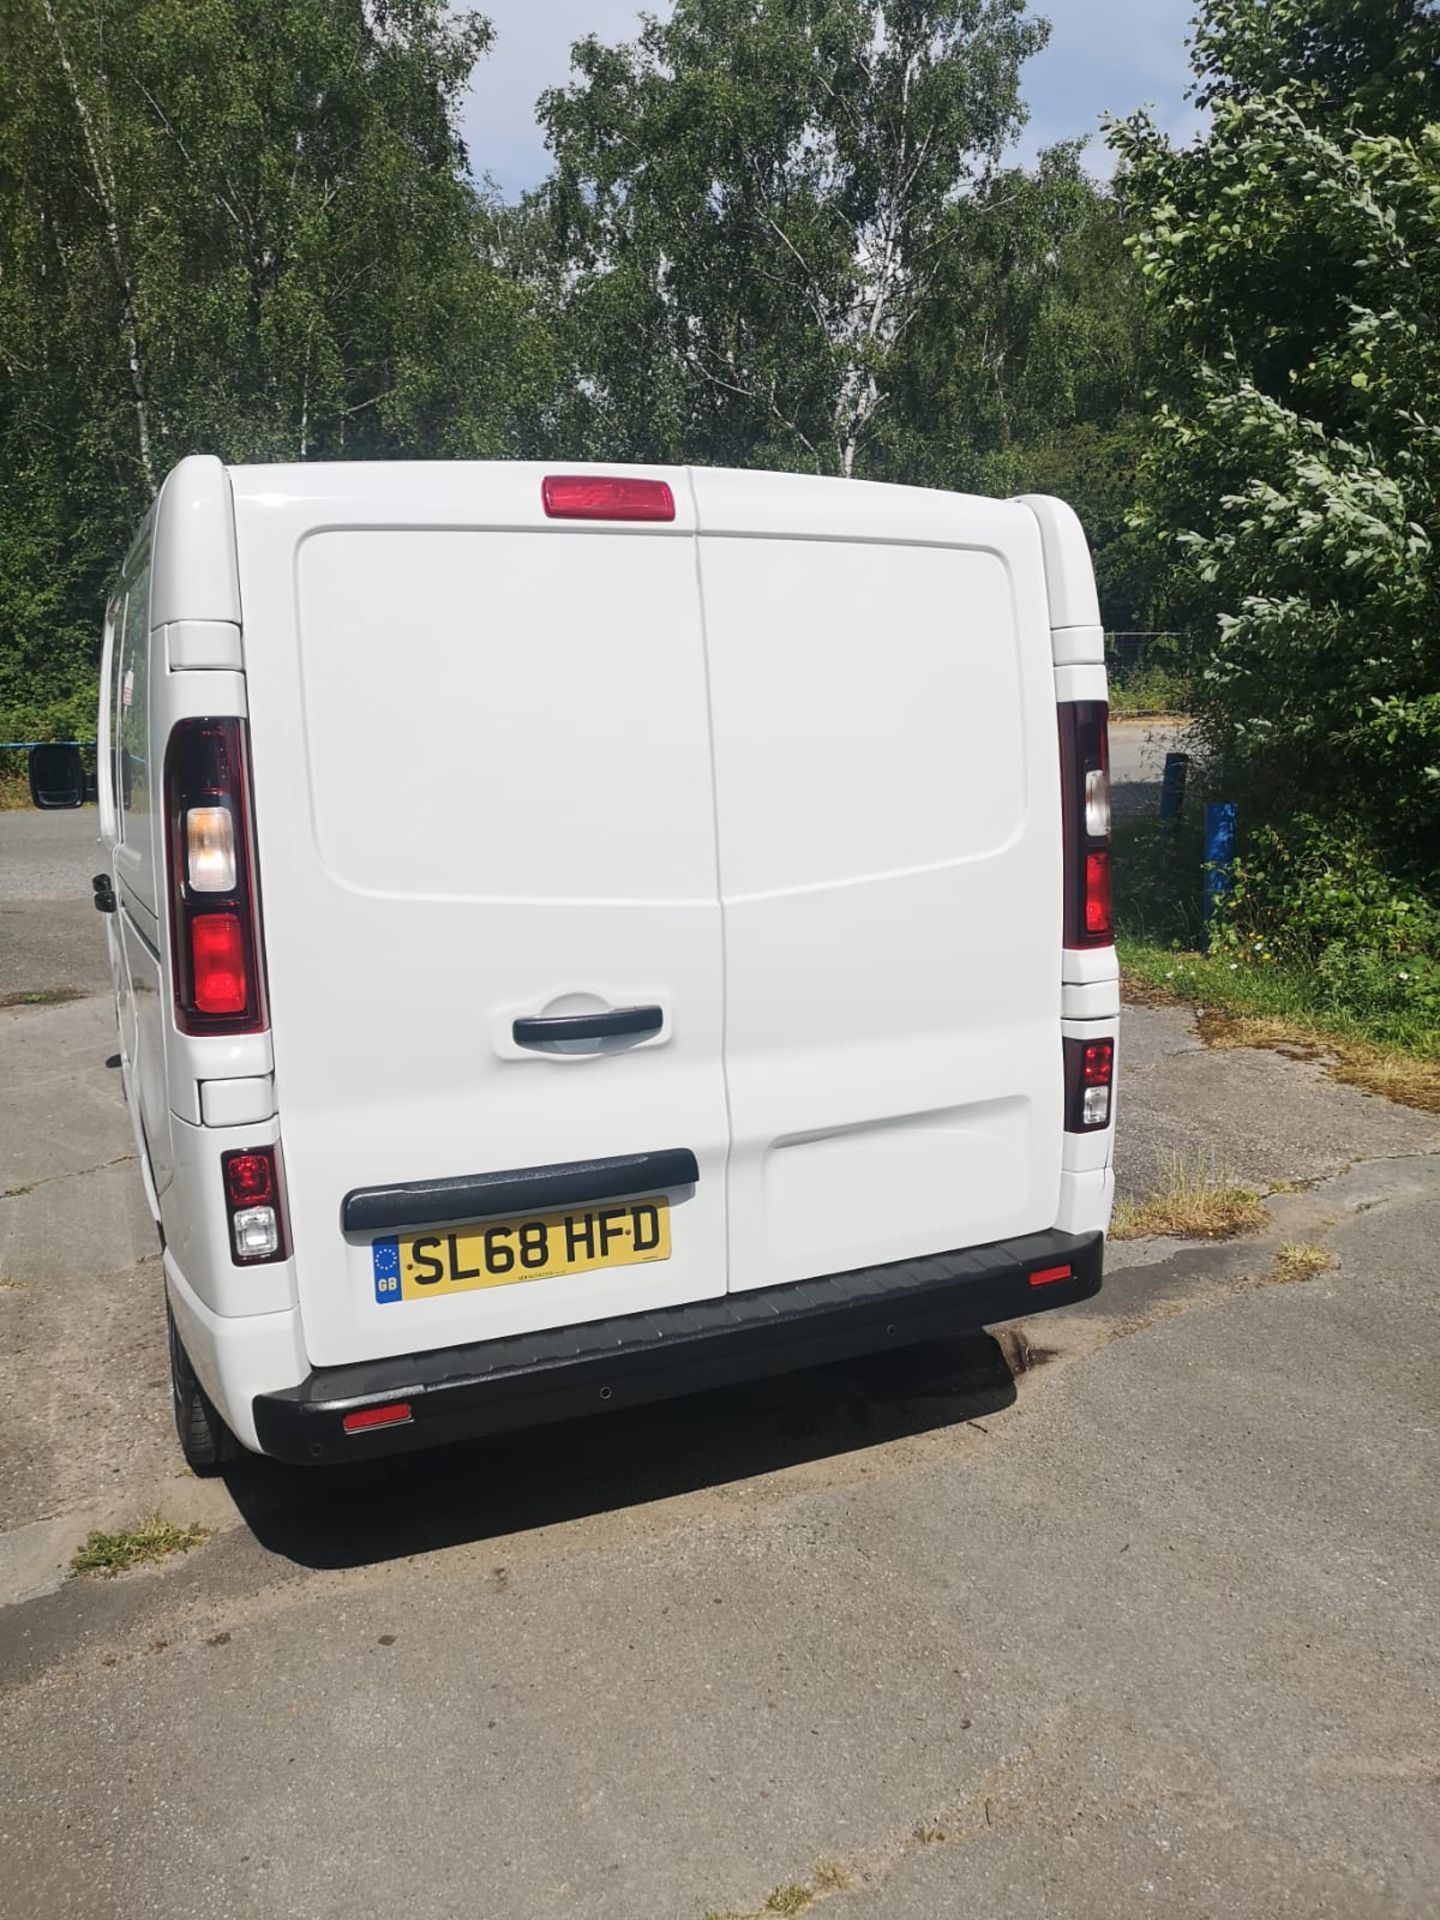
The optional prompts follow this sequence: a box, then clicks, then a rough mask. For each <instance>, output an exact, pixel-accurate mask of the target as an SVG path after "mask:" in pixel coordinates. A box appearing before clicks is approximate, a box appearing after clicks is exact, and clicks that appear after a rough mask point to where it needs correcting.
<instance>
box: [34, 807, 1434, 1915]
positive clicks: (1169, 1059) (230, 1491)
mask: <svg viewBox="0 0 1440 1920" xmlns="http://www.w3.org/2000/svg"><path fill="white" fill-rule="evenodd" d="M13 818H15V816H0V874H3V875H4V876H5V878H6V883H7V888H8V879H9V875H10V874H11V873H13V872H18V871H20V870H21V868H22V866H23V862H17V863H16V864H14V865H11V864H10V861H9V854H10V848H11V845H12V841H11V838H10V821H11V820H12V819H13ZM44 857H45V858H51V857H54V858H59V857H60V856H59V853H58V845H57V846H52V848H51V852H50V854H48V855H46V856H44ZM56 871H57V873H58V872H61V871H62V869H59V868H57V870H56ZM83 877H85V876H83V875H82V878H83ZM47 884H56V883H55V882H53V881H52V882H49V883H47ZM12 902H13V896H9V897H8V898H7V910H8V909H9V906H10V905H11V904H12ZM32 904H34V905H36V906H44V905H46V904H48V903H46V902H44V901H39V902H34V903H32ZM13 905H15V906H17V907H20V908H23V907H24V906H25V903H24V902H23V901H21V902H13ZM85 912H86V914H87V915H90V920H89V923H88V924H86V923H84V922H82V925H83V927H84V937H85V939H86V940H87V941H88V942H90V943H91V944H92V945H93V946H95V947H96V948H98V951H99V952H100V953H101V954H102V955H103V940H102V939H100V937H99V928H98V925H97V924H96V923H95V921H94V916H93V914H91V910H90V909H89V908H88V906H87V907H86V908H85ZM11 924H12V926H13V925H14V924H18V925H19V926H20V927H21V929H22V937H21V940H20V945H19V948H18V950H7V955H6V964H7V966H13V967H14V968H15V970H16V974H17V977H23V978H24V979H25V980H26V981H27V983H30V984H32V985H34V984H43V982H44V980H45V977H46V976H45V974H44V967H45V966H46V965H47V964H48V959H49V955H50V953H51V952H52V948H51V947H50V946H49V945H48V944H47V943H46V939H45V936H44V934H43V923H42V921H41V919H40V918H38V917H37V918H34V919H30V920H27V919H26V917H25V915H24V914H23V913H22V915H21V918H20V920H19V921H18V923H11ZM27 926H28V927H29V928H30V930H31V932H33V933H35V935H36V939H35V940H34V941H32V940H31V938H30V934H29V933H26V932H24V929H25V928H26V927H27ZM85 964H88V963H85V962H82V961H81V960H80V959H79V958H77V959H76V961H75V965H76V968H77V970H81V969H82V968H83V966H84V965H85ZM112 1048H113V1029H112V1026H111V1016H110V1011H109V1007H108V1004H107V1001H106V998H105V996H104V995H103V994H96V995H94V996H92V997H84V998H80V999H77V1000H75V1001H74V1002H72V1003H70V1004H62V1005H51V1006H45V1005H33V1004H24V1005H19V1006H16V1007H13V1008H11V1009H9V1010H8V1011H0V1194H3V1195H4V1196H5V1197H4V1198H3V1199H0V1349H3V1351H4V1353H5V1356H6V1373H7V1383H6V1392H5V1394H4V1395H3V1396H0V1753H3V1755H4V1763H5V1770H6V1792H5V1794H4V1796H3V1798H0V1914H3V1915H5V1916H7V1920H8V1916H10V1915H14V1916H15V1917H16V1920H21V1916H24V1920H50V1916H57V1917H58V1916H75V1917H76V1920H81V1917H84V1920H91V1917H94V1920H100V1917H101V1916H103V1917H104V1920H111V1916H122V1915H123V1916H125V1920H145V1917H147V1916H154V1917H155V1920H201V1917H203V1916H210V1915H215V1916H222V1915H223V1916H225V1917H226V1920H237V1917H238V1920H250V1917H251V1916H254V1920H290V1916H295V1920H301V1917H302V1916H303V1920H331V1917H332V1916H333V1917H334V1920H371V1916H376V1917H377V1920H378V1916H382V1915H383V1916H386V1920H389V1916H392V1915H394V1914H396V1913H399V1912H405V1913H417V1914H424V1915H425V1916H427V1920H450V1916H455V1920H461V1916H463V1917H464V1920H518V1917H519V1916H524V1917H525V1920H532V1917H536V1920H538V1917H542V1916H550V1915H554V1916H580V1917H583V1920H592V1917H593V1920H637V1917H643V1920H671V1917H672V1916H673V1917H674V1920H702V1917H703V1916H705V1915H706V1914H707V1913H712V1914H717V1915H756V1914H766V1915H768V1914H772V1913H776V1912H787V1911H794V1910H797V1909H796V1902H797V1900H800V1899H801V1898H802V1897H803V1896H802V1893H801V1892H794V1891H791V1889H801V1890H809V1891H811V1892H817V1891H818V1892H821V1893H823V1897H824V1900H825V1901H826V1902H827V1903H828V1904H827V1905H826V1913H827V1915H829V1914H830V1913H833V1914H834V1916H835V1920H851V1916H854V1920H955V1916H959V1915H966V1916H969V1915H975V1916H995V1917H996V1920H999V1916H1002V1915H1003V1916H1006V1920H1012V1917H1014V1916H1055V1917H1056V1920H1112V1916H1124V1917H1125V1920H1129V1917H1130V1916H1132V1915H1143V1914H1150V1913H1153V1914H1155V1915H1156V1916H1159V1917H1163V1920H1190V1917H1191V1916H1193V1917H1194V1920H1201V1917H1202V1916H1203V1920H1232V1917H1233V1916H1243V1917H1244V1920H1252V1917H1253V1920H1277V1917H1278V1920H1291V1917H1292V1916H1293V1920H1301V1917H1302V1916H1303V1917H1304V1920H1311V1916H1321V1915H1325V1916H1336V1920H1371V1917H1372V1916H1373V1917H1377V1920H1378V1917H1379V1916H1386V1917H1387V1920H1388V1917H1389V1916H1396V1917H1399V1916H1406V1917H1408V1916H1415V1920H1421V1916H1423V1917H1424V1920H1430V1917H1431V1916H1433V1914H1434V1913H1435V1912H1436V1910H1437V1907H1440V1736H1437V1732H1436V1729H1437V1726H1440V1717H1437V1700H1436V1694H1437V1689H1440V1657H1437V1632H1436V1624H1435V1623H1436V1620H1437V1617H1440V1567H1437V1532H1440V1530H1437V1527H1436V1496H1435V1488H1436V1485H1437V1484H1440V1442H1437V1434H1440V1307H1437V1301H1436V1294H1435V1288H1434V1284H1433V1279H1432V1272H1433V1248H1434V1245H1435V1242H1436V1238H1437V1234H1440V1121H1436V1120H1435V1119H1433V1118H1429V1117H1426V1116H1423V1115H1419V1114H1415V1113H1411V1112H1409V1111H1407V1110H1404V1109H1401V1108H1397V1107H1393V1106H1390V1105H1388V1104H1387V1103H1385V1102H1382V1101H1379V1100H1376V1099H1373V1098H1371V1097H1369V1096H1366V1095H1364V1094H1361V1093H1358V1092H1356V1091H1355V1090H1353V1089H1350V1088H1345V1087H1341V1086H1337V1085H1335V1084H1334V1083H1332V1082H1330V1081H1328V1080H1327V1079H1326V1078H1325V1077H1324V1074H1323V1071H1322V1069H1321V1067H1320V1066H1319V1065H1318V1064H1316V1063H1308V1062H1300V1061H1294V1060H1289V1059H1285V1058H1282V1057H1281V1056H1279V1055H1276V1054H1261V1053H1253V1052H1225V1053H1217V1052H1210V1051H1208V1050H1207V1049H1205V1048H1204V1047H1203V1046H1202V1045H1201V1044H1200V1042H1199V1041H1198V1039H1197V1038H1196V1036H1195V1033H1194V1031H1193V1027H1192V1025H1191V1022H1190V1020H1189V1018H1188V1016H1187V1015H1185V1014H1184V1013H1182V1012H1178V1011H1154V1010H1145V1009H1133V1010H1131V1012H1130V1013H1129V1015H1128V1016H1127V1026H1126V1031H1125V1043H1124V1049H1123V1053H1124V1063H1123V1073H1124V1079H1123V1083H1122V1098H1123V1102H1124V1104H1123V1106H1122V1116H1123V1117H1122V1141H1121V1162H1122V1177H1123V1178H1124V1180H1125V1181H1126V1182H1127V1183H1128V1184H1130V1185H1131V1186H1143V1185H1145V1184H1146V1183H1147V1182H1148V1180H1149V1178H1150V1177H1151V1168H1152V1162H1153V1157H1154V1154H1155V1153H1156V1151H1157V1150H1158V1151H1162V1152H1163V1151H1166V1150H1169V1149H1170V1148H1172V1147H1173V1148H1179V1149H1182V1150H1186V1151H1196V1150H1204V1151H1206V1152H1208V1153H1210V1154H1211V1155H1213V1156H1214V1157H1215V1159H1216V1160H1217V1162H1221V1163H1224V1164H1227V1165H1229V1166H1232V1167H1234V1168H1235V1169H1236V1170H1237V1171H1239V1172H1241V1173H1243V1174H1244V1175H1245V1176H1246V1177H1248V1178H1251V1179H1253V1180H1255V1181H1257V1182H1261V1183H1265V1184H1269V1183H1273V1182H1279V1181H1288V1182H1296V1181H1301V1180H1303V1181H1306V1182H1309V1183H1310V1184H1309V1185H1307V1186H1304V1187H1302V1188H1299V1189H1298V1190H1295V1191H1286V1192H1281V1193H1277V1194H1276V1195H1275V1196H1274V1197H1273V1198H1272V1199H1271V1200H1270V1202H1269V1212H1270V1225H1269V1227H1268V1228H1267V1229H1266V1231H1265V1232H1264V1233H1263V1234H1262V1235H1260V1236H1258V1237H1257V1238H1255V1239H1253V1240H1250V1241H1245V1242H1239V1243H1234V1244H1230V1245H1222V1246H1213V1247H1197V1246H1189V1245H1184V1244H1181V1243H1174V1242H1154V1243H1144V1242H1142V1243H1138V1244H1135V1245H1132V1246H1128V1247H1123V1248H1114V1249H1112V1258H1111V1265H1110V1272H1109V1277H1108V1280H1107V1287H1106V1291H1105V1293H1104V1294H1102V1296H1101V1297H1100V1299H1099V1300H1097V1301H1096V1302H1093V1303H1091V1304H1090V1305H1089V1306H1087V1307H1085V1308H1083V1309H1077V1310H1073V1311H1071V1312H1069V1313H1066V1314H1058V1315H1051V1316H1044V1317H1041V1318H1039V1319H1037V1320H1034V1321H1032V1322H1029V1323H1026V1324H1024V1325H1022V1326H1020V1327H1018V1328H1011V1329H1007V1330H1005V1331H1004V1332H1003V1333H1002V1334H1001V1335H1000V1336H999V1337H998V1338H997V1337H993V1336H991V1335H989V1334H984V1335H978V1336H975V1337H973V1338H970V1339H963V1340H956V1341H954V1342H951V1343H947V1344H944V1345H943V1346H939V1347H936V1348H934V1349H930V1350H927V1351H925V1352H922V1353H918V1354H912V1355H908V1356H888V1357H886V1358H885V1359H884V1360H882V1361H876V1362H874V1363H870V1364H867V1365H864V1366H851V1367H845V1368H836V1369H827V1370H822V1371H820V1372H816V1373H811V1374H807V1375H801V1376H797V1377H795V1378H794V1379H792V1380H789V1381H784V1382H773V1383H769V1384H767V1385H766V1386H764V1387H763V1388H756V1389H753V1390H750V1391H747V1392H741V1393H734V1394H729V1395H725V1396H714V1397H709V1398H705V1399H700V1400H695V1401H692V1402H689V1403H683V1404H680V1405H677V1406H674V1407H665V1408H655V1409H648V1410H645V1411H644V1412H641V1413H635V1414H626V1415H621V1416H617V1417H616V1418H614V1419H612V1420H608V1421H597V1422H592V1423H589V1424H586V1425H583V1426H576V1427H573V1428H565V1429H556V1430H552V1431H550V1432H547V1433H542V1434H539V1435H530V1436H520V1437H516V1438H513V1439H507V1440H506V1441H504V1442H503V1443H486V1444H484V1445H478V1446H473V1447H467V1448H458V1449H454V1450H452V1451H450V1452H447V1453H444V1454H439V1455H435V1456H431V1457H421V1458H419V1459H417V1460H414V1461H411V1462H402V1463H399V1464H397V1465H395V1466H392V1467H390V1468H389V1469H387V1470H384V1471H380V1470H373V1469H372V1470H370V1471H363V1470H358V1469H357V1470H351V1471H348V1472H344V1473H334V1474H326V1475H323V1476H321V1475H306V1474H302V1473H296V1472H288V1471H281V1470H277V1469H274V1468H272V1467H270V1466H269V1465H267V1464H266V1463H261V1462H253V1461H251V1462H246V1463H243V1464H242V1465H241V1466H239V1467H237V1468H236V1469H234V1470H233V1471H231V1472H230V1473H229V1474H228V1475H227V1478H226V1479H225V1480H224V1481H221V1482H210V1483H201V1482H199V1481H196V1480H194V1479H192V1478H191V1477H189V1476H188V1475H187V1474H185V1472H184V1471H183V1469H182V1468H181V1466H180V1464H179V1461H178V1456H177V1455H176V1453H175V1450H174V1447H173V1443H172V1440H171V1438H170V1434H169V1430H168V1407H167V1404H166V1391H165V1374H164V1359H163V1349H162V1346H161V1324H162V1322H161V1312H162V1309H161V1294H160V1282H159V1268H158V1261H157V1259H156V1257H155V1247H154V1240H153V1232H152V1229H151V1228H150V1226H149V1223H148V1220H147V1218H146V1216H145V1212H144V1207H143V1203H142V1201H141V1199H140V1191H139V1183H138V1179H137V1178H136V1174H135V1168H134V1165H133V1163H132V1162H131V1160H130V1159H129V1158H128V1156H129V1155H131V1154H132V1153H133V1146H132V1143H131V1140H130V1135H129V1130H128V1124H127V1122H126V1119H125V1115H124V1112H123V1108H122V1106H121V1102H120V1096H119V1087H118V1076H117V1075H116V1074H115V1072H114V1071H113V1070H111V1069H109V1068H107V1066H106V1065H105V1061H106V1059H107V1057H108V1055H109V1054H110V1052H111V1050H112ZM1282 1242H1296V1243H1306V1244H1317V1245H1320V1246H1322V1247H1324V1248H1325V1249H1326V1250H1327V1251H1328V1252H1329V1253H1330V1254H1331V1256H1332V1257H1333V1258H1334V1260H1335V1261H1336V1262H1337V1264H1336V1265H1335V1266H1334V1267H1333V1268H1331V1269H1329V1270H1327V1271H1325V1272H1323V1273H1321V1274H1319V1275H1318V1276H1316V1277H1315V1278H1312V1279H1310V1280H1308V1281H1305V1282H1302V1283H1294V1284H1283V1283H1282V1282H1281V1278H1280V1275H1279V1272H1278V1270H1277V1268H1276V1265H1275V1253H1276V1249H1277V1247H1278V1246H1279V1245H1280V1244H1281V1243H1282ZM154 1510H159V1511H160V1512H162V1513H164V1514H166V1515H167V1516H169V1517H170V1518H172V1519H174V1520H176V1521H180V1522H184V1521H188V1520H199V1521H201V1522H203V1523H204V1524H206V1525H208V1526H209V1527H211V1528H213V1529H214V1532H213V1535H212V1537H211V1538H210V1539H209V1540H208V1542H207V1543H206V1544H205V1545H204V1546H202V1547H200V1548H198V1549H197V1550H196V1551H194V1552H193V1553H192V1554H190V1555H189V1556H188V1557H186V1558H185V1559H182V1560H177V1561H172V1562H169V1563H167V1564H165V1565H164V1566H162V1567H160V1568H157V1569H154V1570H149V1571H139V1572H136V1573H133V1574H129V1575H125V1576H122V1577H121V1578H119V1579H115V1580H110V1581H105V1580H96V1579H69V1580H65V1579H64V1578H63V1569H64V1566H65V1563H66V1561H67V1560H68V1557H69V1554H70V1553H71V1552H72V1551H73V1549H74V1546H75V1545H76V1544H77V1543H78V1541H79V1540H80V1539H81V1538H82V1537H83V1535H84V1533H85V1531H86V1529H87V1528H88V1527H90V1526H106V1527H113V1526H118V1525H125V1524H130V1523H133V1522H134V1521H135V1520H136V1519H138V1518H139V1517H141V1516H142V1515H144V1514H147V1513H149V1512H151V1511H154ZM27 1596H28V1597H27ZM7 1602H8V1604H6V1603H7ZM767 1900H773V1901H774V1902H776V1903H778V1904H772V1905H770V1906H768V1907H766V1906H765V1904H764V1903H765V1902H767Z"/></svg>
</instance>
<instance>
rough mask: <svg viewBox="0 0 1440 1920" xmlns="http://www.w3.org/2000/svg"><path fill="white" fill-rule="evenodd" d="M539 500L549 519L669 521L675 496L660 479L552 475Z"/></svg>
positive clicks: (673, 516)
mask: <svg viewBox="0 0 1440 1920" xmlns="http://www.w3.org/2000/svg"><path fill="white" fill-rule="evenodd" d="M540 498H541V500H542V501H543V503H544V506H545V512H546V515H547V516H548V517H549V518H550V519H551V520H673V519H674V518H675V496H674V494H673V493H672V492H671V491H670V488H669V486H668V485H667V484H666V482H665V481H663V480H630V479H622V478H619V477H618V476H617V477H616V478H614V479H607V478H606V477H605V476H604V475H603V474H588V473H554V474H551V475H550V476H549V477H548V478H547V479H546V480H545V481H544V482H543V483H542V485H541V488H540Z"/></svg>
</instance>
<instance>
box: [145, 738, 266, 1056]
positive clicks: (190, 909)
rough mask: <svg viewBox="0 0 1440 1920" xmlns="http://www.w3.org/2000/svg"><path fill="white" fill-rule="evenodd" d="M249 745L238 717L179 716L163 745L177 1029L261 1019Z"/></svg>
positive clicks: (245, 1024) (220, 1028)
mask: <svg viewBox="0 0 1440 1920" xmlns="http://www.w3.org/2000/svg"><path fill="white" fill-rule="evenodd" d="M247 747H248V742H247V735H246V727H245V722H244V721H243V720H240V719H236V718H233V717H232V718H225V719H215V720H181V721H178V722H177V723H176V725H175V728H174V730H173V731H172V733H171V735H170V744H169V746H168V748H167V749H166V753H165V841H166V853H167V860H168V865H169V870H170V940H171V947H172V950H173V953H174V958H175V1024H176V1026H178V1027H179V1029H180V1031H181V1032H182V1033H194V1034H204V1033H218V1034H233V1033H258V1032H260V1031H261V1029H262V1028H263V1027H264V1026H265V1024H266V1011H265V977H264V960H263V954H262V949H261V944H260V912H259V901H258V898H257V895H256V889H255V860H254V849H253V845H252V836H251V830H250V781H249V773H248V769H247Z"/></svg>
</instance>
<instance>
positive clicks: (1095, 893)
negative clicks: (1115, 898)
mask: <svg viewBox="0 0 1440 1920" xmlns="http://www.w3.org/2000/svg"><path fill="white" fill-rule="evenodd" d="M1113 928H1114V916H1113V913H1112V910H1111V905H1110V854H1109V850H1108V849H1107V850H1106V851H1105V852H1104V853H1087V854H1086V856H1085V935H1086V938H1087V939H1088V940H1095V941H1099V942H1100V943H1102V944H1104V943H1107V942H1108V941H1109V940H1110V939H1111V938H1112V936H1113Z"/></svg>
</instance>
